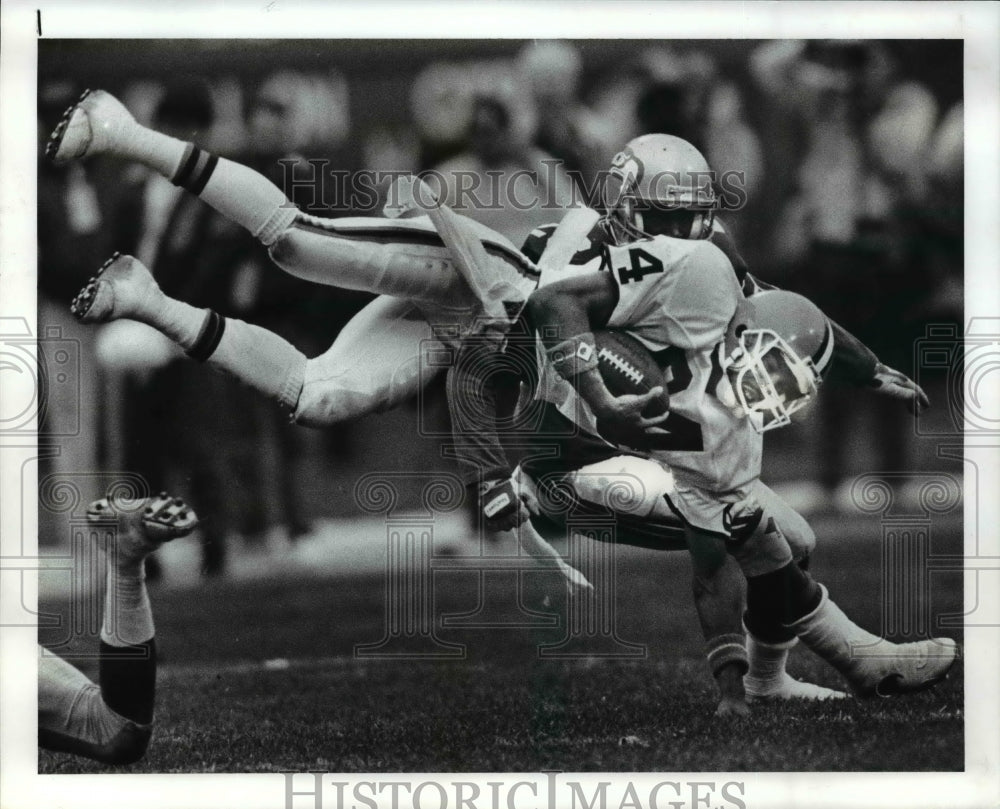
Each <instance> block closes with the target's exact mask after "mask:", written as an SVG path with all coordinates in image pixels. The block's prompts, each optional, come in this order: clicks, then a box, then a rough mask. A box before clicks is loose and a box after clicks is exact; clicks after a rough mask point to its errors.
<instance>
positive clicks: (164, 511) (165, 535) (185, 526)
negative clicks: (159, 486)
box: [87, 492, 198, 542]
mask: <svg viewBox="0 0 1000 809" xmlns="http://www.w3.org/2000/svg"><path fill="white" fill-rule="evenodd" d="M142 509H143V513H142V528H143V531H144V532H145V534H146V536H147V537H149V538H150V539H154V540H156V541H159V542H169V541H170V540H172V539H177V538H179V537H183V536H187V535H188V534H190V533H191V532H192V531H193V530H194V529H195V528H197V526H198V517H197V516H196V515H195V513H194V511H193V510H192V509H191V508H190V507H189V506H188V505H187V503H185V502H184V500H183V499H181V498H180V497H171V496H170V495H169V494H167V493H166V492H160V493H159V494H158V495H157V496H156V497H151V498H149V499H148V500H147V501H146V503H145V505H144V506H142ZM120 514H121V512H120V511H119V510H117V509H115V508H112V506H111V504H110V503H109V502H108V498H106V497H104V498H101V499H100V500H95V501H94V502H93V503H91V504H90V505H89V506H88V507H87V520H88V521H89V522H102V521H105V520H117V518H118V517H119V516H120Z"/></svg>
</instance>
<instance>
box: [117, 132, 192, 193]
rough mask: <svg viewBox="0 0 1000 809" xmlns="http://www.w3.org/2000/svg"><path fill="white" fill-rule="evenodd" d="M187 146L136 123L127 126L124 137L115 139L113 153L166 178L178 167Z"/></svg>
mask: <svg viewBox="0 0 1000 809" xmlns="http://www.w3.org/2000/svg"><path fill="white" fill-rule="evenodd" d="M187 147H188V144H186V143H185V142H184V141H182V140H178V139H177V138H172V137H170V136H169V135H164V134H163V133H162V132H157V131H156V130H155V129H147V128H146V127H144V126H140V125H138V124H136V125H135V126H131V125H130V126H129V127H128V129H127V136H126V137H122V138H116V139H115V154H117V155H119V156H121V157H124V158H127V159H129V160H134V161H135V162H137V163H142V164H143V165H144V166H149V168H151V169H153V170H154V171H156V172H158V173H159V174H162V175H163V176H164V177H166V178H167V179H168V180H169V179H170V178H171V177H173V176H174V174H175V173H176V172H177V170H178V168H180V164H181V160H182V159H183V158H184V153H185V151H186V149H187Z"/></svg>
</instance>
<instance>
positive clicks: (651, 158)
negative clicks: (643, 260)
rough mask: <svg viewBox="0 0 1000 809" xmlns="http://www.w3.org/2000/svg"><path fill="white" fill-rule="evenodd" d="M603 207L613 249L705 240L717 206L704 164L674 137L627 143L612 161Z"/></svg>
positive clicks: (646, 137)
mask: <svg viewBox="0 0 1000 809" xmlns="http://www.w3.org/2000/svg"><path fill="white" fill-rule="evenodd" d="M603 202H604V207H605V210H606V214H605V219H604V223H605V228H606V230H607V231H608V233H609V235H610V236H611V238H612V239H613V241H614V243H615V244H616V245H623V244H629V243H631V242H634V241H638V240H640V239H651V238H652V237H654V236H659V235H667V236H674V237H677V238H682V239H703V238H706V237H707V236H708V235H709V233H710V232H711V229H712V220H713V218H714V216H715V207H716V204H717V202H716V196H715V190H714V188H713V186H712V172H711V169H709V167H708V161H706V160H705V158H704V157H703V156H702V154H701V152H699V151H698V150H697V149H696V148H695V147H694V146H692V145H691V144H690V143H688V142H687V141H686V140H682V139H681V138H676V137H674V136H673V135H642V136H641V137H638V138H635V139H634V140H631V141H629V142H628V143H627V144H626V145H625V148H624V149H622V150H621V151H620V152H619V153H618V154H616V155H615V156H614V159H613V160H612V161H611V169H610V171H609V172H608V173H607V176H606V178H605V181H604V188H603ZM679 212H688V215H684V214H683V213H682V214H680V215H679Z"/></svg>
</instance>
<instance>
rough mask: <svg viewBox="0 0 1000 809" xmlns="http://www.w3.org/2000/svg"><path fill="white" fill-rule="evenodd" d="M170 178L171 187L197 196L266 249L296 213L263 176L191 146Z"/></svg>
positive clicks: (289, 203) (281, 193) (282, 194)
mask: <svg viewBox="0 0 1000 809" xmlns="http://www.w3.org/2000/svg"><path fill="white" fill-rule="evenodd" d="M169 176H170V181H171V182H172V183H173V184H174V185H178V186H181V187H182V188H184V189H186V190H188V191H190V192H191V193H192V194H196V195H198V196H199V197H201V198H202V199H203V200H205V202H207V203H208V204H209V205H211V206H212V207H213V208H215V209H216V210H217V211H219V213H221V214H223V215H224V216H226V217H228V218H229V219H231V220H233V221H234V222H236V223H237V224H239V225H242V226H243V227H244V228H246V229H247V230H249V231H250V233H251V234H252V235H253V236H254V237H255V238H257V239H260V241H261V242H263V243H264V244H265V245H268V246H270V245H271V244H273V243H274V242H275V241H276V240H277V238H278V236H280V235H281V234H282V233H283V232H284V231H285V229H286V228H288V226H289V225H291V224H292V222H293V221H294V220H295V216H296V213H297V211H298V209H297V208H296V207H295V206H294V205H293V204H292V203H291V202H289V201H288V199H287V198H286V197H285V195H284V193H283V192H282V190H281V189H280V188H278V187H277V186H276V185H275V184H274V183H272V182H271V181H270V180H268V179H267V178H266V177H265V176H264V175H262V174H259V173H258V172H256V171H254V170H253V169H250V168H247V167H246V166H242V165H240V164H239V163H234V162H233V161H232V160H226V159H225V158H220V157H218V156H216V155H213V154H209V153H208V152H206V151H203V150H202V149H199V148H198V147H197V146H195V145H194V144H193V143H189V144H187V147H186V149H185V150H184V154H183V156H182V158H181V160H180V161H179V163H178V165H177V168H176V170H175V171H174V172H173V173H172V174H170V175H169Z"/></svg>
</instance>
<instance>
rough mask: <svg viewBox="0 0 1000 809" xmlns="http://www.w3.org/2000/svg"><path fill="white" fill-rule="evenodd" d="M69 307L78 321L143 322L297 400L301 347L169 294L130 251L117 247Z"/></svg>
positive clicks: (254, 383)
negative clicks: (128, 254)
mask: <svg viewBox="0 0 1000 809" xmlns="http://www.w3.org/2000/svg"><path fill="white" fill-rule="evenodd" d="M70 311H71V312H72V313H73V314H74V315H75V316H76V318H77V319H78V320H79V321H80V322H82V323H106V322H108V321H111V320H118V319H120V318H129V319H131V320H137V321H139V322H140V323H145V324H147V325H149V326H152V327H153V328H155V329H157V330H158V331H160V332H162V333H163V334H165V335H166V336H167V337H169V338H170V339H171V340H173V341H174V342H175V343H177V344H178V345H179V346H180V347H181V348H183V349H184V351H185V352H186V353H187V355H188V356H189V357H191V358H192V359H196V360H199V361H202V362H205V361H207V362H208V363H209V364H210V365H212V366H214V367H217V368H219V369H220V370H223V371H226V372H227V373H230V374H232V375H233V376H235V377H236V378H237V379H240V380H241V381H243V382H245V383H246V384H248V385H250V386H251V387H253V388H255V389H256V390H259V391H261V392H262V393H264V394H265V395H267V396H270V397H271V398H273V399H276V400H277V401H278V403H279V404H281V405H282V406H284V407H286V408H287V409H289V410H294V408H295V406H296V404H297V402H298V399H299V394H300V393H301V390H302V385H303V380H304V378H305V372H306V362H307V360H306V357H305V355H304V354H302V352H300V351H299V350H298V349H297V348H295V346H293V345H292V344H291V343H289V342H287V341H286V340H284V339H283V338H281V337H279V336H278V335H276V334H274V333H273V332H270V331H268V330H267V329H262V328H260V327H259V326H254V325H251V324H249V323H244V322H243V321H242V320H236V319H233V318H224V317H222V316H221V315H219V314H217V313H215V312H213V311H211V310H210V309H198V308H196V307H194V306H191V305H189V304H187V303H184V302H183V301H178V300H175V299H174V298H170V297H167V296H166V295H164V294H163V291H162V290H161V289H160V287H159V286H158V285H157V283H156V281H155V280H154V279H153V276H152V275H151V274H150V272H149V270H148V269H147V268H146V267H145V266H144V265H143V264H142V262H140V261H139V260H138V259H135V258H133V257H132V256H122V255H119V254H118V253H116V254H115V255H114V256H112V257H111V258H110V259H108V260H107V261H106V262H105V263H104V265H103V266H102V267H101V268H100V269H99V270H98V272H97V274H96V275H95V276H94V277H93V278H91V279H90V280H89V281H88V282H87V285H86V286H85V287H84V288H83V289H82V290H81V291H80V293H79V294H78V295H77V296H76V297H75V298H74V299H73V303H72V305H71V306H70Z"/></svg>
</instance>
